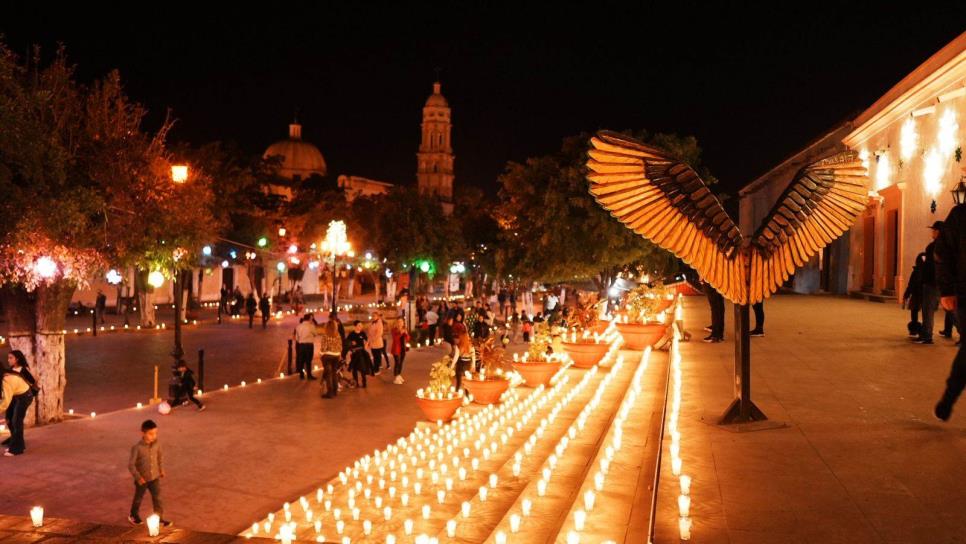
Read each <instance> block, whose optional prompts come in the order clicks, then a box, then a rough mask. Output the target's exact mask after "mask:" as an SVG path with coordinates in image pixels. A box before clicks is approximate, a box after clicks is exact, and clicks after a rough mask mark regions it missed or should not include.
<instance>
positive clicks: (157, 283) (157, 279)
mask: <svg viewBox="0 0 966 544" xmlns="http://www.w3.org/2000/svg"><path fill="white" fill-rule="evenodd" d="M148 285H150V286H151V287H154V288H155V289H157V288H159V287H161V286H162V285H164V274H162V273H161V272H159V271H157V270H154V271H152V272H151V273H150V274H148Z"/></svg>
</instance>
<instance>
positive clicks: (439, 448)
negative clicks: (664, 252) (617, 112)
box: [244, 350, 616, 544]
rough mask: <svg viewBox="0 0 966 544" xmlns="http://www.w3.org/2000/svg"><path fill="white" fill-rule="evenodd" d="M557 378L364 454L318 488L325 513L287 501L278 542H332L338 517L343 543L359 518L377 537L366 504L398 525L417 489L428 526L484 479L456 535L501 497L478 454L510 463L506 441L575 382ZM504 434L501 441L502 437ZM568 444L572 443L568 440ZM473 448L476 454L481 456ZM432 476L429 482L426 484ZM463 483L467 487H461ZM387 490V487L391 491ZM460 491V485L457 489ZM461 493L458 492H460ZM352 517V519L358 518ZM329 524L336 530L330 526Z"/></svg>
mask: <svg viewBox="0 0 966 544" xmlns="http://www.w3.org/2000/svg"><path fill="white" fill-rule="evenodd" d="M615 352H616V350H612V351H611V352H609V353H608V356H607V357H613V356H614V354H615ZM596 372H597V371H596V369H592V370H591V371H589V372H587V373H585V375H584V378H583V380H582V381H581V382H580V383H578V384H577V386H575V388H574V390H571V391H570V392H569V393H568V395H566V396H564V398H562V399H560V400H559V401H558V402H557V403H556V404H555V405H554V407H553V409H551V410H550V411H549V413H547V414H546V415H544V416H543V417H542V419H541V420H540V423H539V425H537V426H536V429H535V430H534V431H533V432H532V434H531V435H530V436H529V437H528V439H527V440H526V441H525V442H524V443H523V445H522V447H520V448H518V450H517V451H516V452H515V454H514V455H513V457H512V459H513V463H512V469H511V470H512V475H513V477H519V476H520V473H521V471H522V463H523V462H524V460H526V459H527V458H528V457H529V456H530V455H531V454H532V453H533V451H534V448H535V447H536V445H537V441H538V440H540V438H541V437H543V436H544V435H545V434H546V433H547V430H548V427H549V425H551V424H552V423H553V422H554V420H555V419H556V418H557V417H558V415H559V414H560V411H561V410H563V408H564V407H565V406H566V405H567V404H568V403H569V402H571V401H572V399H573V398H574V396H575V395H576V394H577V393H575V392H574V391H575V390H576V391H580V390H582V389H583V387H584V386H586V384H587V383H589V381H590V380H591V379H593V377H594V376H595V375H596ZM557 378H558V379H556V380H555V384H554V385H553V386H552V387H551V388H549V389H544V388H542V387H540V388H537V390H535V391H534V393H533V394H531V395H530V396H529V397H527V398H526V399H525V400H523V401H520V400H519V399H518V398H517V397H516V395H513V396H511V397H510V398H508V399H507V400H506V401H505V402H504V403H503V404H502V405H500V406H498V407H496V406H494V405H490V406H487V407H486V408H484V409H483V410H482V411H480V412H479V413H477V414H475V415H465V414H460V416H458V418H457V420H456V421H455V422H454V423H452V424H450V425H446V426H443V425H442V424H441V422H437V426H436V428H435V429H434V430H433V431H430V432H427V431H422V430H420V429H417V430H415V431H414V432H413V433H411V434H410V436H409V437H408V438H402V439H400V440H399V441H397V443H396V444H395V445H390V446H388V447H387V448H386V449H385V450H382V451H376V452H375V453H374V454H373V455H367V456H365V457H363V458H362V459H360V460H358V461H356V463H355V465H354V466H353V467H348V468H346V470H344V471H342V472H341V473H340V474H339V477H338V479H337V480H334V481H333V482H332V483H330V484H329V485H328V486H327V488H326V490H324V491H323V490H322V489H321V488H320V489H318V491H317V493H316V503H317V505H319V506H321V507H322V509H323V511H321V512H317V513H316V512H313V510H312V508H311V505H310V503H309V501H308V499H305V498H304V497H303V498H301V499H300V500H299V504H300V506H301V507H302V516H304V519H305V521H304V522H302V521H301V520H300V521H294V519H293V518H294V517H295V516H294V514H293V510H292V508H291V506H290V505H288V504H286V505H285V506H284V507H283V511H282V515H283V516H284V517H285V521H284V522H282V523H281V525H279V526H278V532H277V533H276V534H275V535H274V536H275V538H276V539H278V540H281V541H282V542H286V541H288V542H291V541H293V540H294V539H295V538H296V536H300V537H301V538H307V537H311V536H312V531H311V530H312V529H314V536H315V539H316V541H323V540H324V539H325V537H324V535H323V534H322V529H323V518H324V517H329V516H331V518H332V519H334V520H335V523H334V526H335V530H336V533H337V534H338V535H339V536H340V537H341V542H343V543H344V544H347V543H349V542H351V538H352V536H351V534H356V535H358V533H359V532H360V531H359V529H360V527H359V523H358V522H359V521H361V522H362V523H361V533H362V535H363V536H370V535H371V533H372V530H373V524H372V521H371V520H370V519H366V517H365V515H364V512H363V509H362V508H360V506H363V507H367V508H366V510H368V511H369V513H370V514H375V517H380V516H379V514H380V513H381V514H382V516H381V517H382V518H383V519H384V520H385V522H388V523H392V522H395V523H396V524H397V527H398V522H399V516H398V514H399V510H400V509H408V508H409V505H410V495H409V493H410V491H411V492H412V493H413V495H414V496H418V497H420V498H419V499H417V500H418V501H424V504H422V505H421V507H420V508H419V510H417V512H418V513H419V514H420V515H421V517H422V518H423V520H424V521H428V520H429V519H430V518H431V516H432V506H431V503H432V502H434V501H433V499H434V498H435V499H436V500H435V502H436V503H437V504H441V505H442V504H446V503H447V499H449V502H451V503H455V499H456V498H457V497H458V495H459V494H461V493H466V492H467V491H471V490H472V489H473V487H475V484H470V483H469V482H467V479H468V478H470V479H475V480H477V481H480V480H482V483H484V485H482V486H480V487H479V488H478V489H476V491H475V492H474V493H473V497H472V501H473V502H471V501H462V503H461V504H460V508H459V514H458V515H457V516H455V517H453V518H451V519H449V520H447V522H446V523H445V532H446V534H447V536H450V537H455V536H456V534H457V531H458V529H459V526H460V523H461V522H463V523H465V522H466V521H467V520H468V519H469V517H470V515H471V511H472V510H473V503H474V502H479V503H482V502H486V500H487V499H488V498H490V497H491V496H492V495H493V494H494V493H498V490H497V489H498V486H499V483H500V476H499V475H498V474H496V473H489V474H488V475H486V471H484V470H483V467H481V464H480V460H479V457H478V454H479V452H480V451H481V450H482V455H483V461H484V462H487V461H490V460H492V461H493V463H494V464H496V465H497V466H501V465H503V461H501V460H500V459H497V458H496V456H497V454H498V452H499V451H500V450H501V446H505V445H506V444H507V441H508V440H509V438H511V437H512V436H513V435H514V432H517V433H519V432H520V431H522V430H523V429H524V428H525V427H526V426H527V425H529V424H530V422H531V421H532V420H533V419H534V418H535V417H536V416H537V415H539V412H540V411H542V410H543V409H544V408H545V407H546V406H547V405H548V403H550V402H551V401H552V400H553V399H554V398H556V397H557V396H558V395H559V394H560V393H561V391H562V390H563V388H564V387H565V386H566V385H567V384H568V383H569V380H570V376H569V375H566V374H562V373H561V374H558V376H557ZM513 422H515V423H513ZM575 432H576V431H575ZM476 433H479V436H478V437H476V436H475V435H476ZM487 435H488V436H487ZM498 435H499V442H497V440H496V438H497V436H498ZM474 438H476V440H474V442H473V449H472V450H471V449H470V448H469V447H468V443H469V441H470V440H473V439H474ZM565 438H566V439H567V441H569V440H571V439H570V438H569V437H565ZM487 440H489V441H490V444H489V446H488V447H487V446H486V441H487ZM564 444H566V441H565V442H564ZM460 446H463V450H462V453H463V456H462V459H461V457H460V456H459V453H460V451H459V449H460ZM563 449H564V448H561V447H560V444H558V452H556V453H558V454H562V453H563V451H562V450H563ZM474 450H475V452H476V453H477V455H474ZM450 455H452V456H453V457H452V467H453V469H454V470H455V471H456V473H457V475H458V476H459V479H458V480H455V481H454V479H453V478H452V477H450V476H449V473H450V468H449V467H448V466H447V464H446V461H447V460H449V456H450ZM557 458H559V455H553V456H551V460H550V461H549V462H550V463H553V464H556V462H557V461H556V460H557ZM407 461H408V462H407ZM467 461H469V468H471V471H467V468H468V467H466V466H465V465H466V462H467ZM461 465H462V466H461ZM457 467H458V468H457ZM424 468H425V469H428V470H429V472H427V471H426V470H424ZM551 470H552V469H551ZM387 474H388V476H389V479H390V481H389V482H386V481H385V477H386V475H387ZM409 475H415V481H413V482H410V481H409V477H408V476H409ZM400 476H402V478H400ZM427 476H428V480H429V482H425V480H426V479H427ZM506 476H509V475H506ZM457 481H458V482H461V483H457ZM376 482H378V484H379V485H378V490H375V489H373V484H374V483H376ZM397 482H398V484H397ZM424 483H427V484H428V485H430V486H432V489H430V490H428V491H429V492H428V493H426V494H425V495H426V497H427V498H422V496H423V494H424V490H423V489H422V486H423V484H424ZM396 485H401V487H402V491H403V492H402V493H401V494H400V493H397V492H396V491H397V490H396V487H395V486H396ZM387 486H388V490H386V487H387ZM456 486H459V487H458V488H456ZM548 486H549V479H546V480H543V483H542V484H539V483H538V486H537V494H538V496H543V495H544V494H545V493H546V491H547V488H548ZM454 488H455V489H456V490H455V491H454ZM346 490H347V495H348V499H347V500H345V503H344V504H345V507H346V512H347V513H348V514H349V516H347V517H344V516H343V511H342V509H341V508H338V507H335V501H337V500H338V501H341V500H342V499H343V498H344V496H343V495H342V492H343V491H346ZM337 491H338V492H337ZM383 491H387V493H388V495H389V499H388V500H385V497H384V496H383V495H382V492H383ZM434 491H435V493H434ZM360 494H361V498H360ZM397 497H398V499H397ZM360 501H361V502H360ZM390 503H392V504H393V505H395V506H396V509H397V511H396V512H393V509H392V506H391V505H390ZM413 506H414V507H415V506H416V505H415V504H414V505H413ZM453 506H455V504H453ZM380 508H381V512H380ZM531 508H532V500H531V499H530V498H526V499H525V501H524V503H523V514H524V515H525V516H528V515H529V513H530V510H531ZM394 514H395V515H394ZM302 516H300V517H302ZM348 517H351V520H349V519H348ZM513 519H517V521H516V522H514V521H513ZM274 523H275V515H274V514H270V515H269V516H268V518H266V520H265V521H263V522H262V523H255V524H253V525H252V528H251V530H250V531H247V532H245V533H244V536H247V537H252V536H259V535H263V534H264V535H268V536H271V535H272V534H273V532H274ZM519 523H520V517H519V515H517V517H516V518H511V532H515V530H518V529H519ZM329 525H331V522H330V523H329ZM424 525H425V524H424ZM300 529H301V530H300ZM402 529H403V534H404V535H405V536H406V537H410V538H415V539H416V541H417V542H422V541H425V542H432V541H433V538H432V537H429V536H428V535H425V534H423V535H419V536H416V537H414V536H413V533H414V532H415V529H416V522H415V521H414V520H413V519H411V518H406V519H404V520H403V522H402ZM299 533H301V535H300V534H299ZM350 533H351V534H350ZM502 538H503V539H505V538H506V535H505V534H504V536H503V537H502ZM496 539H497V542H500V540H501V537H500V534H499V533H498V534H497V535H496ZM396 540H397V536H396V534H395V533H391V532H390V533H389V534H387V535H386V542H387V543H390V544H392V543H395V542H396Z"/></svg>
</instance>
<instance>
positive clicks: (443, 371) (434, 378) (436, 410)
mask: <svg viewBox="0 0 966 544" xmlns="http://www.w3.org/2000/svg"><path fill="white" fill-rule="evenodd" d="M450 362H451V361H450V358H449V357H446V356H444V357H443V358H441V359H440V360H438V361H436V362H435V363H433V366H432V368H430V371H429V385H428V386H426V387H425V388H422V389H419V390H418V391H416V404H418V405H419V409H420V410H422V411H423V415H425V416H426V419H428V420H430V421H449V420H450V419H452V418H453V414H455V413H456V410H457V409H458V408H459V407H460V406H461V405H462V404H463V392H462V391H457V390H456V388H455V387H453V377H454V376H455V375H456V371H454V370H453V367H452V366H450Z"/></svg>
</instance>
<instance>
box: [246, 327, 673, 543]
mask: <svg viewBox="0 0 966 544" xmlns="http://www.w3.org/2000/svg"><path fill="white" fill-rule="evenodd" d="M667 376H668V371H667V354H666V353H664V352H658V351H653V352H652V351H651V350H650V349H649V350H647V351H645V352H640V351H619V350H618V349H617V346H616V345H615V346H612V349H611V351H610V352H609V353H608V354H607V355H606V356H605V357H604V358H603V359H602V360H601V362H600V363H599V364H598V365H597V366H595V367H593V368H591V369H589V370H581V369H576V368H569V369H564V370H561V371H560V372H559V373H558V375H557V376H556V377H555V378H554V381H553V382H552V385H551V386H550V387H539V388H536V389H531V388H527V387H518V388H516V389H513V390H511V391H512V392H511V394H510V395H509V396H508V397H507V398H505V399H504V401H503V402H502V403H501V404H499V405H491V406H487V407H479V406H473V405H470V406H466V407H464V408H462V409H461V412H460V413H459V414H458V416H457V417H456V418H455V419H454V420H453V421H452V422H450V423H447V424H444V425H435V424H426V425H423V426H420V427H418V428H417V429H415V430H414V431H413V433H411V434H410V435H409V436H408V437H405V438H403V439H400V440H398V441H397V442H396V443H394V444H390V445H388V446H387V447H386V448H384V449H383V450H380V451H377V452H373V453H372V454H369V455H366V456H364V457H362V458H361V459H359V460H358V461H356V463H355V464H354V465H353V466H350V467H346V469H345V470H344V471H342V472H341V473H340V475H339V477H338V478H336V479H334V480H333V481H331V482H328V483H327V484H325V485H323V487H320V488H319V489H318V490H317V491H316V493H314V494H313V495H312V496H306V497H300V498H297V499H296V500H293V501H292V503H291V504H288V503H286V504H285V505H284V506H283V508H282V509H281V510H279V511H277V512H274V513H272V514H269V515H268V516H267V517H266V518H265V519H262V520H260V521H257V522H255V523H254V524H253V525H252V527H251V528H250V529H249V530H247V531H245V532H243V533H242V535H241V536H243V537H246V538H248V537H263V536H268V537H271V538H278V539H281V540H282V541H283V542H286V541H288V542H303V541H304V542H341V543H344V544H349V543H351V542H386V543H390V544H392V543H398V544H402V543H406V544H408V543H412V542H415V543H423V542H425V543H427V544H428V543H430V542H461V543H479V542H487V543H496V544H506V543H509V542H528V543H529V542H565V543H567V544H579V543H580V542H593V543H599V542H615V543H616V542H634V543H641V542H647V540H648V538H647V535H648V527H649V522H650V515H651V511H652V497H653V483H654V477H655V469H656V463H657V459H658V452H659V449H660V447H661V446H660V442H661V441H660V434H661V423H662V421H663V414H664V403H665V398H666V387H667V385H666V384H667V382H666V379H667Z"/></svg>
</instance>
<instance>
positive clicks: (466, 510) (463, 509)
mask: <svg viewBox="0 0 966 544" xmlns="http://www.w3.org/2000/svg"><path fill="white" fill-rule="evenodd" d="M460 512H461V513H462V514H463V517H464V518H468V517H470V503H469V502H468V501H463V505H462V506H461V507H460Z"/></svg>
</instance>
